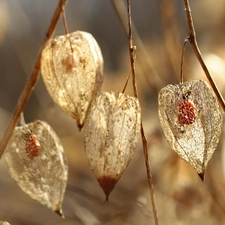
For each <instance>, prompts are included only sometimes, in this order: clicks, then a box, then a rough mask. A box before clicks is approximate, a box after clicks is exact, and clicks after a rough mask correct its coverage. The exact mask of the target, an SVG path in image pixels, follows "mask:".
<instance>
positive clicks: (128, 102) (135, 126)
mask: <svg viewBox="0 0 225 225" xmlns="http://www.w3.org/2000/svg"><path fill="white" fill-rule="evenodd" d="M140 112H141V109H140V106H139V102H138V100H137V99H136V98H134V97H131V96H127V95H124V94H122V93H113V92H110V93H109V92H102V93H101V94H99V95H98V96H97V97H96V98H95V99H93V102H92V103H91V105H90V108H89V110H88V114H87V117H86V120H85V124H84V142H85V151H86V155H87V160H88V163H89V166H90V168H91V169H92V171H93V172H94V174H95V176H96V178H97V180H98V182H99V184H100V186H101V187H102V189H103V191H104V192H105V195H106V201H108V197H109V194H110V192H111V191H112V190H113V188H114V186H115V184H116V183H117V181H118V180H119V178H120V177H121V175H122V174H123V172H124V170H125V169H126V167H127V166H128V164H129V162H130V160H131V159H132V157H133V154H134V151H135V149H136V145H137V140H138V134H139V132H140V117H141V115H140Z"/></svg>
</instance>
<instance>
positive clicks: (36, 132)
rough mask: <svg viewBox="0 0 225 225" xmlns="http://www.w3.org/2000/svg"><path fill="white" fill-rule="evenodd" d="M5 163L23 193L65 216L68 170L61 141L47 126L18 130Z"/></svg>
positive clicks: (30, 125) (13, 137) (26, 127)
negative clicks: (63, 205) (63, 202)
mask: <svg viewBox="0 0 225 225" xmlns="http://www.w3.org/2000/svg"><path fill="white" fill-rule="evenodd" d="M5 160H6V163H7V166H8V168H9V172H10V175H11V177H12V178H13V179H14V180H15V181H16V182H17V184H18V185H19V186H20V188H21V189H22V190H23V191H24V192H26V193H27V194H28V195H30V197H32V198H33V199H35V200H37V201H39V202H40V203H42V204H43V205H46V206H47V207H49V208H51V209H52V210H53V211H55V212H57V213H58V214H60V215H61V216H63V213H62V201H63V197H64V192H65V188H66V184H67V178H68V166H67V163H66V159H65V155H64V150H63V147H62V144H61V141H60V139H59V138H58V136H57V135H56V133H55V132H54V130H53V129H52V128H51V127H50V126H49V125H48V124H47V123H46V122H44V121H39V120H38V121H35V122H33V123H29V124H25V125H23V126H18V127H16V128H15V130H14V132H13V135H12V137H11V139H10V141H9V143H8V145H7V147H6V151H5Z"/></svg>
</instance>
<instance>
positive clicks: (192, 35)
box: [184, 0, 225, 111]
mask: <svg viewBox="0 0 225 225" xmlns="http://www.w3.org/2000/svg"><path fill="white" fill-rule="evenodd" d="M184 6H185V11H186V16H187V21H188V27H189V33H190V34H189V35H190V36H189V38H188V39H189V42H190V44H191V46H192V48H193V50H194V53H195V55H196V57H197V59H198V61H199V63H200V65H201V67H202V69H203V71H204V73H205V75H206V77H207V79H208V81H209V83H210V84H211V86H212V88H213V91H214V92H215V94H216V96H217V98H218V100H219V102H220V105H221V106H222V108H223V110H224V111H225V102H224V99H223V97H222V95H221V93H220V91H219V89H218V87H217V86H216V83H215V81H214V80H213V78H212V76H211V74H210V72H209V70H208V68H207V66H206V64H205V62H204V60H203V57H202V54H201V52H200V50H199V47H198V43H197V39H196V32H195V28H194V23H193V19H192V14H191V8H190V3H189V0H184Z"/></svg>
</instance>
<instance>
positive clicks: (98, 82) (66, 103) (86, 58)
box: [41, 31, 103, 129]
mask: <svg viewBox="0 0 225 225" xmlns="http://www.w3.org/2000/svg"><path fill="white" fill-rule="evenodd" d="M41 71H42V77H43V80H44V83H45V85H46V87H47V90H48V92H49V94H50V96H51V97H52V99H53V100H54V101H55V102H56V103H57V104H58V105H59V106H60V107H61V108H62V109H63V110H64V111H65V112H66V113H67V114H69V115H70V116H72V117H73V118H74V119H76V120H77V124H78V127H79V128H80V129H81V128H82V126H83V122H84V118H85V116H86V111H87V109H88V106H89V104H90V102H91V100H92V98H93V97H94V96H95V95H96V94H97V93H98V92H99V91H100V90H101V87H102V83H103V58H102V54H101V50H100V48H99V46H98V44H97V42H96V40H95V39H94V38H93V36H92V35H91V34H89V33H86V32H82V31H76V32H74V33H71V34H67V35H63V36H59V37H57V38H55V39H54V40H52V41H51V42H49V43H48V44H47V46H46V47H45V49H44V50H43V53H42V60H41Z"/></svg>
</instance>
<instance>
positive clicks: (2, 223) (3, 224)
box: [0, 221, 10, 225]
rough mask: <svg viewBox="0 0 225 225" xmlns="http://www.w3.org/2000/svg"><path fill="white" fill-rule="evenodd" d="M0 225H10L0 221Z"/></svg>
mask: <svg viewBox="0 0 225 225" xmlns="http://www.w3.org/2000/svg"><path fill="white" fill-rule="evenodd" d="M0 225H10V224H9V223H8V222H6V221H0Z"/></svg>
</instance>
